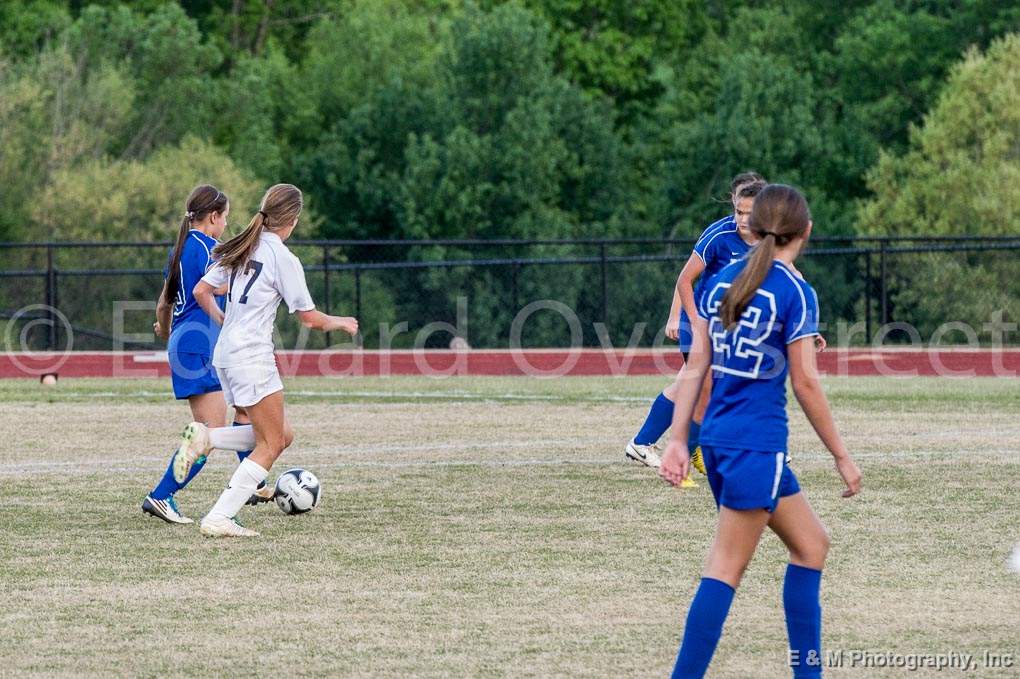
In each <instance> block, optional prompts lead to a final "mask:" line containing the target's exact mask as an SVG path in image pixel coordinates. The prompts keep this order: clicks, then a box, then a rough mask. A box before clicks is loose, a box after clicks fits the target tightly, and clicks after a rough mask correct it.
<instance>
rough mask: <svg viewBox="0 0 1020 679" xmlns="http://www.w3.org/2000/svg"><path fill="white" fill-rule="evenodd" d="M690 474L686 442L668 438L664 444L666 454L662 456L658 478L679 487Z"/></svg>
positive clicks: (689, 458)
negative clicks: (667, 441)
mask: <svg viewBox="0 0 1020 679" xmlns="http://www.w3.org/2000/svg"><path fill="white" fill-rule="evenodd" d="M690 473H691V455H690V453H688V452H687V441H681V440H679V439H677V438H670V439H669V443H667V444H666V452H665V453H663V455H662V464H661V465H660V466H659V476H661V477H662V478H663V479H664V480H665V481H666V483H669V484H671V485H674V486H679V485H680V482H681V481H683V480H684V479H686V478H687V475H688V474H690Z"/></svg>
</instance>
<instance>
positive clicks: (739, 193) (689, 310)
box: [624, 172, 765, 487]
mask: <svg viewBox="0 0 1020 679" xmlns="http://www.w3.org/2000/svg"><path fill="white" fill-rule="evenodd" d="M763 188H765V181H764V180H763V179H762V178H761V175H759V174H758V173H756V172H744V173H741V174H738V175H737V176H736V177H734V178H733V181H732V182H731V183H730V199H731V201H732V203H733V214H731V215H728V216H726V217H723V218H722V219H720V220H718V221H716V222H714V223H713V224H711V225H710V226H709V227H708V228H707V229H705V231H704V232H703V233H702V234H701V237H700V238H698V240H697V242H696V243H695V244H694V251H693V252H692V253H691V256H690V258H689V259H688V260H687V263H686V264H684V267H683V269H682V270H681V271H680V275H679V277H678V278H677V283H676V288H675V289H674V291H673V304H672V307H671V308H670V312H669V321H668V322H667V324H666V336H667V337H669V338H670V339H672V340H676V341H678V342H679V343H680V351H681V352H682V353H683V355H684V360H685V361H686V358H687V353H688V351H690V347H691V329H692V326H691V321H690V318H692V317H694V316H696V313H695V302H694V300H695V298H696V297H697V295H698V294H700V291H701V287H702V286H703V285H704V282H705V281H706V280H708V279H709V278H710V277H712V276H714V275H715V274H717V273H718V272H719V271H721V270H722V268H723V267H724V266H726V265H727V264H729V263H730V262H733V261H735V260H737V259H740V258H742V257H743V256H744V255H746V254H747V252H748V251H749V250H750V249H751V246H753V245H754V244H755V243H757V242H758V237H757V236H755V235H754V233H753V232H752V231H751V229H750V228H749V227H748V221H749V218H750V215H751V205H752V204H753V203H754V197H755V196H757V195H758V192H759V191H761V190H762V189H763ZM695 281H697V284H696V285H697V287H696V288H695V287H694V286H695ZM676 385H677V382H675V381H674V382H673V383H671V384H670V386H668V387H667V388H666V389H664V390H663V391H662V393H660V394H659V395H658V397H656V399H655V401H653V402H652V406H651V408H649V410H648V415H647V416H646V417H645V421H644V424H643V425H642V426H641V429H640V430H638V433H637V434H636V435H635V436H634V438H633V439H631V441H630V442H629V443H628V444H627V447H626V448H625V449H624V454H625V455H626V456H627V457H628V458H630V459H632V460H635V461H637V462H641V463H643V464H646V465H648V466H649V467H658V466H659V462H660V460H659V454H658V452H656V444H657V443H658V441H659V439H660V438H661V437H662V435H663V433H665V431H666V429H668V428H669V424H670V422H671V421H672V419H673V402H674V400H675V399H676ZM707 386H708V385H706V389H707ZM707 400H708V393H707V391H705V393H704V394H703V397H702V399H701V400H699V405H698V408H696V409H695V413H694V419H695V422H694V423H693V425H692V427H691V432H690V436H689V437H688V443H689V444H690V446H691V455H692V460H693V462H694V465H695V466H696V467H697V469H698V471H700V472H702V473H704V471H705V470H704V466H703V465H702V463H701V459H700V457H699V453H698V451H697V446H698V427H700V422H701V419H702V418H701V416H702V414H703V413H704V408H705V403H706V402H707ZM682 485H683V486H684V487H694V486H697V484H696V483H694V481H693V480H692V479H689V478H688V479H685V480H684V482H683V484H682Z"/></svg>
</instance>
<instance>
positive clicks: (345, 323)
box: [330, 316, 358, 336]
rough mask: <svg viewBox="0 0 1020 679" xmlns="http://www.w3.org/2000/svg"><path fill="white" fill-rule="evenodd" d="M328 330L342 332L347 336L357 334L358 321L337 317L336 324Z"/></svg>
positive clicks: (352, 318) (351, 317) (351, 318)
mask: <svg viewBox="0 0 1020 679" xmlns="http://www.w3.org/2000/svg"><path fill="white" fill-rule="evenodd" d="M330 330H343V331H344V332H346V333H347V334H348V335H351V336H354V335H357V334H358V319H356V318H354V317H353V316H337V317H336V322H335V323H334V325H333V327H332V328H330Z"/></svg>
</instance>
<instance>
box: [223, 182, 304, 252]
mask: <svg viewBox="0 0 1020 679" xmlns="http://www.w3.org/2000/svg"><path fill="white" fill-rule="evenodd" d="M303 207H304V198H303V197H302V196H301V189H299V188H298V187H296V186H294V185H293V184H275V185H273V186H270V187H269V190H268V191H266V195H264V196H262V203H261V205H259V211H258V212H256V213H255V216H254V217H252V218H251V221H250V222H248V226H247V227H246V228H245V229H244V231H242V232H241V233H239V234H237V235H236V236H234V237H233V238H231V239H230V240H228V241H227V242H226V243H220V244H219V245H217V246H216V249H215V250H214V252H215V253H216V256H217V258H218V260H219V264H220V266H222V267H223V268H224V269H227V270H231V271H232V270H235V269H240V268H242V267H244V265H245V264H247V263H248V260H249V259H251V256H252V254H253V253H254V252H255V248H257V247H258V246H259V239H260V238H261V237H262V231H263V230H267V231H279V230H281V229H286V228H287V227H289V226H290V225H291V224H293V223H294V221H295V220H296V219H297V218H298V217H299V216H301V209H302V208H303Z"/></svg>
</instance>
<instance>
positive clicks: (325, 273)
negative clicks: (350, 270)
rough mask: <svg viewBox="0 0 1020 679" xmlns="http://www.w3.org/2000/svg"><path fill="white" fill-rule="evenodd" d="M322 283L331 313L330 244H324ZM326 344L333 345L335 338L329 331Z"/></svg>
mask: <svg viewBox="0 0 1020 679" xmlns="http://www.w3.org/2000/svg"><path fill="white" fill-rule="evenodd" d="M322 283H323V286H325V288H326V289H325V291H324V292H323V295H322V297H323V306H324V307H325V309H326V313H327V314H329V313H331V312H330V305H329V246H328V245H323V246H322ZM326 346H327V347H331V346H333V339H332V336H331V334H330V333H329V332H328V331H327V332H326Z"/></svg>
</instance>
